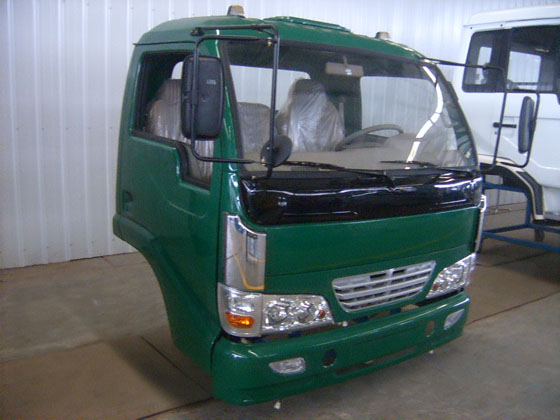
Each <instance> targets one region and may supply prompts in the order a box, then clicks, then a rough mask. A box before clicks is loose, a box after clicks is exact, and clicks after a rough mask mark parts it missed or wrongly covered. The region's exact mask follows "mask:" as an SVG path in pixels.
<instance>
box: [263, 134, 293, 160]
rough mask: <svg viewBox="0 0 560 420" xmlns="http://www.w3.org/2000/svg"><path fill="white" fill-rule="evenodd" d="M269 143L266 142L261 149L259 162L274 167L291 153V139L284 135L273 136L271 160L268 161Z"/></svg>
mask: <svg viewBox="0 0 560 420" xmlns="http://www.w3.org/2000/svg"><path fill="white" fill-rule="evenodd" d="M270 143H271V142H270V141H268V142H266V143H265V144H264V146H263V147H262V149H261V162H262V163H264V164H266V165H272V167H274V168H275V167H277V166H280V165H282V164H283V163H284V162H286V161H287V160H288V158H289V157H290V155H291V154H292V140H291V139H290V138H289V137H288V136H284V135H280V136H274V148H273V149H272V162H270V147H271V144H270Z"/></svg>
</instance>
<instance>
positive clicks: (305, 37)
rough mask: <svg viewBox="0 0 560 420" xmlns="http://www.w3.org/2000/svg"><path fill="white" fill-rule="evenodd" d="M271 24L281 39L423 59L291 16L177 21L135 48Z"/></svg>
mask: <svg viewBox="0 0 560 420" xmlns="http://www.w3.org/2000/svg"><path fill="white" fill-rule="evenodd" d="M258 24H272V25H274V26H275V27H276V28H277V30H278V33H279V35H280V39H281V40H283V39H284V40H292V41H305V42H311V43H319V44H325V45H336V46H342V47H351V48H360V49H367V50H374V51H378V52H382V53H386V54H392V55H398V56H402V57H408V58H413V59H418V58H422V57H423V56H422V55H421V54H420V53H418V52H417V51H415V50H413V49H411V48H409V47H406V46H404V45H401V44H397V43H395V42H392V41H387V40H382V39H377V38H371V37H367V36H364V35H355V34H353V33H352V32H351V31H350V30H349V29H347V28H344V27H342V26H339V25H335V24H331V23H325V22H319V21H315V20H308V19H301V18H296V17H291V16H280V17H273V18H267V19H264V20H260V19H249V18H243V17H238V16H209V17H194V18H184V19H176V20H171V21H168V22H164V23H162V24H160V25H158V26H156V27H154V28H153V29H151V30H150V31H148V32H146V33H145V34H144V35H142V37H141V38H140V40H139V41H138V43H137V45H146V44H161V43H183V42H194V41H196V39H197V36H193V35H192V34H191V31H192V30H193V29H195V28H197V27H204V26H236V25H258ZM227 33H228V34H231V35H234V34H235V35H255V31H248V30H231V31H229V30H228V31H227Z"/></svg>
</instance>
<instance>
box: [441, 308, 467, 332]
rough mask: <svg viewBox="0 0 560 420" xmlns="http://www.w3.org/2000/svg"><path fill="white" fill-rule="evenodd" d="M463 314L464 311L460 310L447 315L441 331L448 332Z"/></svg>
mask: <svg viewBox="0 0 560 420" xmlns="http://www.w3.org/2000/svg"><path fill="white" fill-rule="evenodd" d="M464 312H465V310H464V309H461V310H459V311H456V312H452V313H450V314H449V315H447V318H445V322H444V323H443V329H444V330H448V329H449V328H451V327H452V326H453V325H455V324H456V323H457V322H458V321H459V320H460V319H461V317H462V316H463V313H464Z"/></svg>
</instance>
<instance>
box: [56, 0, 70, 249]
mask: <svg viewBox="0 0 560 420" xmlns="http://www.w3.org/2000/svg"><path fill="white" fill-rule="evenodd" d="M64 19H65V10H64V1H63V0H58V12H57V21H58V24H57V37H58V38H57V55H58V57H57V65H58V69H57V70H58V71H57V74H58V114H59V120H58V121H59V127H58V131H59V137H58V142H59V147H60V188H61V190H62V194H61V199H62V200H61V201H62V203H61V208H62V235H63V238H64V259H65V260H69V259H70V235H69V221H68V198H67V195H68V191H67V184H66V178H67V170H66V159H67V153H66V130H67V126H66V124H67V120H66V85H65V82H66V67H65V60H64V58H65V54H64V47H63V45H64V37H65V36H66V28H65V21H64Z"/></svg>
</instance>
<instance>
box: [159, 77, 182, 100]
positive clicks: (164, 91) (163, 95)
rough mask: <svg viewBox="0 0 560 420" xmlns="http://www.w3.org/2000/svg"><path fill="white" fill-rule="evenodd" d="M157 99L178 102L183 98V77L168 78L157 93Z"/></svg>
mask: <svg viewBox="0 0 560 420" xmlns="http://www.w3.org/2000/svg"><path fill="white" fill-rule="evenodd" d="M155 99H156V100H159V99H161V100H164V101H166V102H177V101H179V100H180V99H181V79H167V80H166V81H165V82H163V84H162V85H161V86H160V88H159V89H158V91H157V93H156V98H155Z"/></svg>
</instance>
